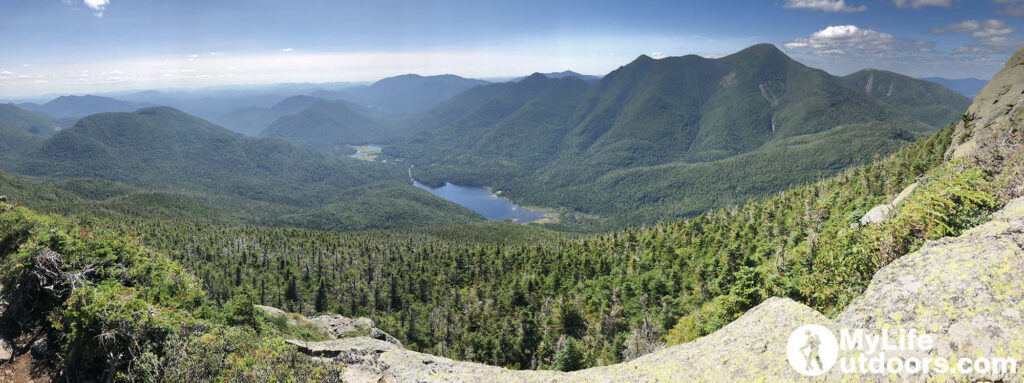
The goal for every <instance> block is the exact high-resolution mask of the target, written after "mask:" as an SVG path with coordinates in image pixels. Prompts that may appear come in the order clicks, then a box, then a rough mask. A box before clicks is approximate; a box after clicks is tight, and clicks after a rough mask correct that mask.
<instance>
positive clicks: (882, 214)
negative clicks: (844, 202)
mask: <svg viewBox="0 0 1024 383" xmlns="http://www.w3.org/2000/svg"><path fill="white" fill-rule="evenodd" d="M915 189H917V182H914V183H913V184H910V186H907V187H906V188H905V189H903V191H901V192H900V194H899V195H897V196H896V198H893V200H892V202H889V203H883V204H881V205H878V206H875V207H873V208H871V210H869V211H868V212H867V214H864V216H863V217H861V219H860V224H861V225H869V224H872V223H880V222H885V220H887V219H889V216H890V215H892V212H893V211H895V210H896V206H897V205H899V204H900V202H903V200H904V199H906V198H907V197H909V196H910V194H911V193H913V192H914V190H915Z"/></svg>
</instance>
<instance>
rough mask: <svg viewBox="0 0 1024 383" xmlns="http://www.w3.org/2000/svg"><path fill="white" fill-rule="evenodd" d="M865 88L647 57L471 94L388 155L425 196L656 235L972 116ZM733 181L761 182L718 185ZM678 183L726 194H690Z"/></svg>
mask: <svg viewBox="0 0 1024 383" xmlns="http://www.w3.org/2000/svg"><path fill="white" fill-rule="evenodd" d="M885 76H889V75H885ZM885 76H883V74H879V78H880V81H881V78H882V77H885ZM896 76H898V75H895V74H892V75H891V76H889V77H891V78H892V79H893V80H892V81H891V82H890V85H892V84H895V82H896V81H897V80H896V79H897V77H896ZM889 77H887V78H889ZM856 81H857V78H856V76H851V77H849V78H847V79H844V78H839V77H835V76H831V75H829V74H828V73H825V72H824V71H821V70H817V69H813V68H809V67H807V66H804V65H803V64H800V63H798V62H796V61H794V60H792V59H790V58H789V57H787V56H786V55H785V54H783V53H782V52H781V51H779V50H778V49H776V48H775V47H773V46H771V45H757V46H753V47H750V48H748V49H745V50H743V51H741V52H738V53H736V54H733V55H730V56H727V57H723V58H721V59H706V58H702V57H699V56H692V55H691V56H685V57H669V58H664V59H660V60H655V59H652V58H650V57H647V56H641V57H640V58H638V59H636V60H635V61H633V62H632V63H630V64H628V65H625V66H623V67H621V68H619V69H617V70H615V71H613V72H612V73H609V74H608V75H607V76H605V77H603V78H602V79H601V80H600V81H598V82H597V83H595V84H594V85H590V86H588V85H586V84H585V83H584V82H582V81H577V79H575V78H566V79H560V80H554V79H549V78H547V77H544V76H543V75H540V74H536V75H534V76H531V77H529V78H526V79H524V80H522V81H520V82H518V83H504V84H492V85H487V86H482V87H477V88H474V89H472V90H470V91H467V92H466V93H464V94H463V95H460V96H457V97H455V98H453V99H452V100H449V101H448V102H446V103H444V104H441V105H440V106H438V107H437V108H435V109H433V110H431V111H429V112H426V113H424V114H423V115H421V116H419V117H418V119H417V120H414V121H415V123H416V124H417V125H418V126H424V127H425V128H424V129H423V132H422V133H420V134H418V135H415V136H413V137H411V138H409V139H407V140H406V141H405V142H403V143H400V144H397V145H392V146H388V147H385V148H384V151H385V153H386V154H389V155H391V156H394V157H398V158H402V159H404V160H406V161H407V162H410V163H412V164H415V165H416V174H415V176H416V178H417V180H420V181H421V182H424V183H427V184H437V185H440V184H441V183H442V182H443V181H445V180H450V181H452V182H454V183H457V184H470V185H486V186H489V187H493V188H495V189H497V190H501V191H503V192H504V193H505V194H504V195H506V196H509V197H511V198H513V199H515V200H517V201H521V202H523V203H525V204H528V205H534V206H551V207H564V208H570V209H575V210H579V211H583V212H587V213H594V214H597V215H599V216H602V217H604V218H607V219H608V220H607V221H606V223H607V222H614V224H616V225H623V224H626V223H634V224H640V223H644V224H648V223H653V222H656V221H657V220H658V219H674V218H680V217H689V216H693V215H695V214H699V213H700V212H702V211H706V210H708V209H710V208H714V207H723V206H727V205H729V204H734V203H737V202H741V201H743V200H745V199H747V198H749V197H752V196H763V195H765V194H767V193H771V192H776V191H780V190H784V189H786V188H788V187H791V186H795V185H799V184H802V183H806V182H809V181H813V180H815V179H817V178H819V177H821V176H828V175H832V174H835V173H836V172H837V171H838V170H840V169H842V168H843V167H845V166H850V165H857V164H863V163H866V162H867V161H869V160H870V159H871V158H873V157H874V156H876V155H881V156H884V155H887V154H889V153H892V151H893V150H895V148H897V147H899V146H900V145H902V144H904V143H906V142H909V141H912V140H914V139H916V138H918V137H921V136H922V135H925V134H928V133H930V132H934V131H936V130H937V129H938V128H940V127H941V126H942V125H944V124H946V123H948V122H950V121H946V120H952V119H955V118H957V116H959V113H961V112H962V109H963V108H965V107H966V103H965V102H964V101H965V99H963V97H961V96H959V95H956V94H954V93H952V92H950V91H948V90H944V89H941V87H938V86H937V85H935V84H932V83H928V82H926V81H920V80H914V79H911V78H905V77H902V76H899V77H898V81H899V82H900V84H899V88H898V89H899V90H900V91H899V92H894V96H892V97H888V98H885V97H882V98H881V99H878V100H876V99H874V98H872V96H871V95H869V94H866V93H865V92H864V90H863V86H862V87H861V88H860V89H855V88H853V87H852V85H851V84H854V83H855V82H856ZM894 86H895V85H894ZM937 87H938V88H937ZM921 95H926V96H928V97H922V96H921ZM922 100H923V101H922ZM924 104H929V105H932V106H926V105H924ZM957 110H959V111H957ZM924 116H926V117H928V118H927V119H926V121H924V122H922V121H921V120H918V119H916V118H918V117H920V118H924ZM513 138H514V139H513ZM795 143H799V145H795ZM796 146H799V147H800V148H801V150H803V152H802V153H800V152H798V151H794V150H793V149H794V148H795V147H796ZM811 153H814V154H816V155H818V156H815V155H811ZM821 155H824V157H821ZM766 167H768V168H770V169H766ZM734 169H760V172H759V173H756V174H753V177H750V176H745V177H742V178H740V177H734V178H732V179H725V180H722V182H721V183H720V182H718V181H719V180H717V179H709V178H708V176H709V175H710V174H716V175H722V174H726V175H728V174H736V173H735V172H731V170H734ZM627 174H629V175H628V176H627ZM624 177H630V178H632V181H639V182H623V181H624V179H623V178H624ZM671 180H677V181H671ZM680 183H683V184H687V185H692V186H696V187H698V188H705V187H706V188H712V189H722V191H723V193H716V194H714V198H709V195H708V193H690V194H687V195H683V194H682V193H679V192H678V191H679V190H688V189H686V188H679V187H678V186H679V184H680ZM620 185H621V187H619V186H620ZM627 186H628V187H627ZM597 190H600V191H601V192H600V193H598V192H597ZM638 193H639V194H641V195H638ZM635 209H640V210H645V209H646V211H635Z"/></svg>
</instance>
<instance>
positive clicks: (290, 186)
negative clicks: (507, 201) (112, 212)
mask: <svg viewBox="0 0 1024 383" xmlns="http://www.w3.org/2000/svg"><path fill="white" fill-rule="evenodd" d="M0 168H2V169H0V170H3V171H9V172H15V173H17V174H22V175H30V176H40V177H45V178H55V179H66V178H99V179H105V180H109V181H114V182H118V183H123V184H126V185H131V186H135V187H141V188H147V189H150V190H158V191H161V192H168V193H178V194H182V195H185V196H186V197H188V198H190V199H192V200H195V201H198V202H200V203H202V204H205V205H208V206H211V207H213V208H215V209H218V210H222V211H225V212H227V214H230V215H233V216H236V217H239V218H241V219H244V220H247V221H250V222H254V223H262V224H272V223H275V222H278V219H280V217H282V216H284V215H287V216H290V217H292V218H290V219H289V221H288V222H289V224H291V225H295V226H303V227H314V228H325V227H327V226H324V225H325V224H324V222H322V221H321V219H322V218H316V217H322V216H323V215H324V214H330V213H329V212H330V211H333V209H347V210H346V211H350V213H351V207H350V206H348V205H345V204H344V202H345V201H347V200H348V199H351V198H355V197H354V195H359V194H360V193H384V192H386V191H387V190H389V189H391V188H398V189H401V190H402V192H401V193H393V194H390V195H391V196H392V200H391V201H390V203H391V204H393V205H394V206H393V207H391V208H390V209H391V213H390V214H400V212H396V211H394V210H395V209H399V210H403V211H405V209H408V212H407V213H408V214H411V215H412V216H415V217H418V219H417V220H410V221H399V220H392V221H379V220H375V219H373V217H360V219H359V220H355V221H353V223H351V224H339V223H333V224H331V225H330V226H329V227H330V228H336V229H346V230H349V229H351V230H356V229H367V228H382V226H381V225H385V224H384V223H382V222H388V224H389V225H392V227H394V226H416V225H423V224H430V223H439V222H445V223H459V222H463V223H464V222H473V221H480V220H483V218H482V217H480V216H479V215H477V214H475V213H473V212H472V211H469V210H468V209H464V208H461V207H459V206H457V205H454V204H451V203H447V202H445V201H440V200H438V199H436V198H433V197H432V196H430V195H429V193H427V192H425V191H421V190H418V189H415V188H412V187H411V186H409V185H408V183H407V182H408V181H407V180H408V178H407V175H406V174H405V169H404V168H401V167H397V166H387V165H384V164H379V163H371V162H366V161H358V160H351V159H347V158H338V157H333V156H329V155H325V154H321V153H318V152H315V151H311V150H307V149H302V148H299V147H296V146H294V145H292V144H289V143H286V142H282V141H279V140H257V139H251V138H247V137H244V136H242V135H240V134H237V133H233V132H231V131H228V130H227V129H224V128H221V127H219V126H216V125H214V124H212V123H209V122H207V121H204V120H201V119H198V118H196V117H193V116H191V115H188V114H185V113H183V112H180V111H178V110H175V109H172V108H168V107H156V108H145V109H141V110H138V111H136V112H134V113H102V114H95V115H92V116H89V117H86V118H83V119H81V120H79V121H78V123H77V124H75V126H74V127H73V128H71V129H66V130H62V131H60V132H58V133H57V134H56V135H55V136H53V137H52V138H50V139H49V140H46V141H45V142H42V143H41V144H39V145H37V148H35V149H33V150H29V151H27V152H26V153H24V154H23V155H21V156H18V157H17V158H16V159H15V160H14V161H11V162H4V163H3V164H0ZM369 185H373V186H369ZM341 196H345V197H344V198H343V197H341ZM402 196H413V197H414V198H413V200H406V201H404V202H400V201H399V200H400V199H402ZM424 202H428V203H427V204H424ZM339 204H340V205H339ZM395 206H397V207H395ZM364 208H365V207H364ZM325 209H326V210H325ZM372 210H374V209H372V208H371V209H370V211H372ZM358 211H360V212H362V214H370V213H368V212H367V211H366V210H358ZM351 214H355V213H351ZM351 214H350V215H351ZM303 217H307V218H308V219H306V218H303ZM430 217H434V218H430ZM360 221H363V222H375V223H374V224H372V225H369V226H364V227H360V226H358V225H357V224H355V222H360ZM385 226H386V225H385Z"/></svg>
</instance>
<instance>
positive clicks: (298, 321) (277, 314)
mask: <svg viewBox="0 0 1024 383" xmlns="http://www.w3.org/2000/svg"><path fill="white" fill-rule="evenodd" d="M253 307H255V308H256V309H257V310H260V311H262V312H263V314H266V315H267V316H268V317H271V318H285V319H287V321H288V324H290V325H292V326H302V325H305V324H309V320H308V319H306V317H304V316H302V314H296V313H289V312H285V311H284V310H281V309H279V308H276V307H270V306H263V305H253Z"/></svg>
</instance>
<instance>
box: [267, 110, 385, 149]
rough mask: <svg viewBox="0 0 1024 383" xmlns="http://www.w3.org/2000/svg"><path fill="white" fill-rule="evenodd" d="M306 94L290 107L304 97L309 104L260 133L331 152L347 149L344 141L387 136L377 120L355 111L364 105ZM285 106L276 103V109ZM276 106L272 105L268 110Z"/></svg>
mask: <svg viewBox="0 0 1024 383" xmlns="http://www.w3.org/2000/svg"><path fill="white" fill-rule="evenodd" d="M306 97H307V98H304V99H302V100H301V101H302V102H301V103H300V102H299V100H296V102H294V103H292V105H290V107H294V108H299V107H301V106H305V104H304V103H305V102H307V101H311V102H312V104H310V105H309V106H308V107H306V108H304V109H303V110H302V111H300V112H298V113H294V114H289V115H285V116H282V117H280V118H278V119H276V120H274V121H273V122H272V123H271V124H270V125H269V126H268V127H267V129H266V130H264V131H263V132H262V133H260V136H261V137H269V138H281V139H284V140H286V141H290V142H293V143H295V144H298V145H300V146H304V147H307V148H312V149H317V150H323V151H327V152H333V153H344V152H346V149H345V146H344V145H346V144H366V143H378V142H381V141H383V140H385V139H386V137H387V136H388V132H387V131H385V130H384V127H383V125H382V124H381V123H380V122H379V121H377V120H374V119H372V118H370V117H368V116H366V115H365V114H363V113H361V112H359V111H358V109H363V108H362V107H360V106H358V105H354V104H351V103H348V102H345V101H327V100H323V99H317V98H314V97H308V96H306ZM293 99H294V98H293ZM287 107H289V105H281V104H278V105H277V106H275V108H278V109H287ZM275 108H271V111H272V112H273V111H274V109H275ZM278 112H280V110H278Z"/></svg>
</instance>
